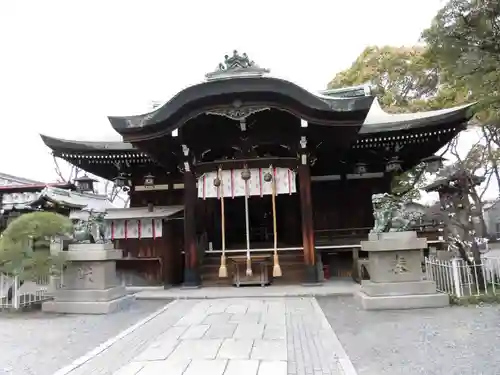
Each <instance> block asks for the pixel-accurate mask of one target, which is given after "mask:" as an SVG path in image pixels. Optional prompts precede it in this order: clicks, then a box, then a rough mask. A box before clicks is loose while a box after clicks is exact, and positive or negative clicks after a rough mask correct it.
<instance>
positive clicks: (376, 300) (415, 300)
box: [355, 291, 450, 310]
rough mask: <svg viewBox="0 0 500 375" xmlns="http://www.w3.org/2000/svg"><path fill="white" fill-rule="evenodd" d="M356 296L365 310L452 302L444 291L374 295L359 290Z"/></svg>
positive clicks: (433, 305)
mask: <svg viewBox="0 0 500 375" xmlns="http://www.w3.org/2000/svg"><path fill="white" fill-rule="evenodd" d="M355 297H356V299H358V300H359V302H360V303H361V306H362V307H363V309H365V310H406V309H424V308H432V307H434V308H435V307H446V306H449V304H450V297H449V296H448V294H444V293H434V294H420V295H417V294H415V295H407V296H377V297H374V296H369V295H367V294H365V293H363V292H361V291H358V292H357V293H356V294H355Z"/></svg>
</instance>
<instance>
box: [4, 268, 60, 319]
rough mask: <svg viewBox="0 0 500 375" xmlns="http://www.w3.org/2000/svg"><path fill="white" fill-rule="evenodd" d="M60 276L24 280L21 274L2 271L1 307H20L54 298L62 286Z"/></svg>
mask: <svg viewBox="0 0 500 375" xmlns="http://www.w3.org/2000/svg"><path fill="white" fill-rule="evenodd" d="M61 282H62V278H60V277H52V276H47V277H41V278H38V279H36V280H34V281H25V282H22V281H21V280H20V278H19V276H9V275H5V274H1V273H0V309H16V310H17V309H20V308H23V307H27V306H31V305H36V304H40V303H42V302H43V301H47V300H50V299H52V297H53V293H54V291H55V289H57V288H59V287H60V286H61Z"/></svg>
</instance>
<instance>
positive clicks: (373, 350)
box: [318, 297, 500, 375]
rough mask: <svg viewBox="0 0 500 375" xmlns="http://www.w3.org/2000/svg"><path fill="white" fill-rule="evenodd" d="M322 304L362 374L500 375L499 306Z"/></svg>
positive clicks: (341, 301) (337, 300) (343, 301)
mask: <svg viewBox="0 0 500 375" xmlns="http://www.w3.org/2000/svg"><path fill="white" fill-rule="evenodd" d="M318 302H319V304H320V306H321V307H322V309H323V311H324V312H325V315H326V316H327V318H328V321H329V322H330V324H331V326H332V328H333V329H334V330H335V333H336V334H337V336H338V338H339V340H340V341H341V343H342V344H343V346H344V348H345V350H346V352H347V354H348V355H349V357H350V358H351V361H352V362H353V364H354V366H355V367H356V369H357V371H358V374H359V375H381V374H384V375H386V374H389V375H396V374H398V375H399V374H405V375H406V374H409V375H414V374H415V375H416V374H426V375H434V374H436V375H437V374H439V375H459V374H460V375H464V374H466V375H479V374H481V375H497V374H500V306H482V307H479V306H477V307H476V306H473V307H450V308H443V309H422V310H406V311H402V310H400V311H377V312H373V311H363V310H361V309H359V308H358V307H357V304H356V303H355V301H354V299H353V298H349V297H328V298H326V297H325V298H318Z"/></svg>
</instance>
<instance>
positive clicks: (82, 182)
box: [74, 175, 97, 193]
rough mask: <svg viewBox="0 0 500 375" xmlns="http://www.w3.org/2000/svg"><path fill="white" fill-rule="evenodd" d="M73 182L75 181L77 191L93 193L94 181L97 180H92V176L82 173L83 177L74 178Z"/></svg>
mask: <svg viewBox="0 0 500 375" xmlns="http://www.w3.org/2000/svg"><path fill="white" fill-rule="evenodd" d="M74 182H75V183H76V187H77V188H78V190H79V191H81V192H83V193H93V192H94V182H97V180H94V179H93V178H90V177H89V176H87V175H84V176H83V177H80V178H75V180H74Z"/></svg>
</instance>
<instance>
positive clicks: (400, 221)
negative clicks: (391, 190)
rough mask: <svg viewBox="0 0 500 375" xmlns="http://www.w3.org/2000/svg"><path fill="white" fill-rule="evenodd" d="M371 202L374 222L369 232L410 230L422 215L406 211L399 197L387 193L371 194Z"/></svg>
mask: <svg viewBox="0 0 500 375" xmlns="http://www.w3.org/2000/svg"><path fill="white" fill-rule="evenodd" d="M372 204H373V217H374V218H375V224H374V226H373V229H372V230H371V233H383V232H404V231H407V230H411V227H412V226H413V225H414V224H416V223H417V221H418V220H419V219H420V217H421V215H422V214H421V213H419V212H414V211H407V210H406V209H405V204H404V202H402V200H401V199H399V198H398V197H395V196H394V195H391V194H388V193H383V194H373V195H372Z"/></svg>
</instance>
